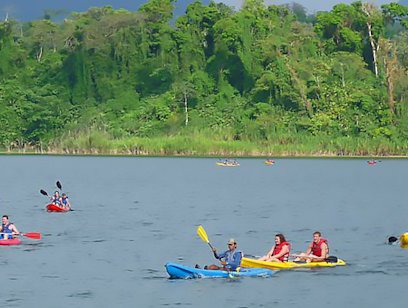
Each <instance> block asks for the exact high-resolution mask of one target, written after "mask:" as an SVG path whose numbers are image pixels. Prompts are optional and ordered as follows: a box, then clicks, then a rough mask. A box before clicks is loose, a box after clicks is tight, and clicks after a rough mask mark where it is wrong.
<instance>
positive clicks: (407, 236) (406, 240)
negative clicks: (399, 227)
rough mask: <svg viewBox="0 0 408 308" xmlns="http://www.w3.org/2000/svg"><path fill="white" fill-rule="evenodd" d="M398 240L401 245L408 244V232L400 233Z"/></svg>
mask: <svg viewBox="0 0 408 308" xmlns="http://www.w3.org/2000/svg"><path fill="white" fill-rule="evenodd" d="M400 242H401V246H408V232H406V233H403V234H401V236H400Z"/></svg>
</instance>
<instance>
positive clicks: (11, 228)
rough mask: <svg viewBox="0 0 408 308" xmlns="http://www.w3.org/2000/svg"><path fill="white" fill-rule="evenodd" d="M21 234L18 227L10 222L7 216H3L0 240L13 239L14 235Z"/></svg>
mask: <svg viewBox="0 0 408 308" xmlns="http://www.w3.org/2000/svg"><path fill="white" fill-rule="evenodd" d="M19 234H20V232H19V231H18V230H17V228H16V226H15V225H14V224H13V223H11V222H9V218H8V216H7V215H3V217H2V219H1V227H0V239H2V240H8V239H12V238H13V237H14V235H19Z"/></svg>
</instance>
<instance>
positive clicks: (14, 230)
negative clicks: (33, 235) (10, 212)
mask: <svg viewBox="0 0 408 308" xmlns="http://www.w3.org/2000/svg"><path fill="white" fill-rule="evenodd" d="M10 229H11V232H12V233H13V234H16V235H18V234H20V232H19V231H18V229H17V228H16V226H15V225H11V227H10Z"/></svg>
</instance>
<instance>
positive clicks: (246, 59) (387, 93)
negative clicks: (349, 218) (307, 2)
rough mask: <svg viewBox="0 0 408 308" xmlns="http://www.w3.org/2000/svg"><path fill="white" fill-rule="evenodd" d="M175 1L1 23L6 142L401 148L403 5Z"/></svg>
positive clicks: (186, 150) (82, 148)
mask: <svg viewBox="0 0 408 308" xmlns="http://www.w3.org/2000/svg"><path fill="white" fill-rule="evenodd" d="M173 9H174V3H173V1H172V0H150V1H148V2H146V3H145V4H144V5H142V6H141V7H140V8H139V9H138V10H137V11H135V12H130V11H126V10H114V9H112V8H111V7H102V8H92V9H90V10H89V11H87V12H84V13H76V14H74V15H73V16H72V17H70V18H69V19H65V20H64V22H61V23H53V22H52V21H51V20H50V19H47V18H46V19H43V20H37V21H33V22H29V23H18V22H15V21H12V20H6V21H3V22H0V145H1V147H2V148H3V150H11V151H12V150H30V151H46V152H51V153H52V152H55V153H107V154H109V153H125V154H126V153H133V154H188V155H326V154H327V155H407V154H408V142H407V140H408V78H407V75H408V31H407V29H408V7H406V6H403V5H400V4H397V3H391V4H389V5H383V6H381V7H376V6H373V5H371V4H367V3H362V2H359V1H357V2H354V3H353V4H351V5H346V4H339V5H336V6H335V7H334V8H333V9H332V11H330V12H319V13H317V14H316V15H308V14H307V12H306V10H305V9H304V8H303V7H302V6H300V5H298V4H296V3H294V4H290V5H282V6H277V5H269V6H266V5H264V4H263V2H262V1H259V0H247V1H245V2H244V5H243V7H242V8H241V9H240V10H239V11H234V10H233V9H231V8H230V7H228V6H226V5H224V4H220V3H213V2H211V3H210V4H209V5H203V4H202V3H200V2H195V3H193V4H191V5H190V6H189V7H188V8H187V11H186V13H185V14H184V15H182V16H180V17H178V18H177V19H176V20H174V19H173Z"/></svg>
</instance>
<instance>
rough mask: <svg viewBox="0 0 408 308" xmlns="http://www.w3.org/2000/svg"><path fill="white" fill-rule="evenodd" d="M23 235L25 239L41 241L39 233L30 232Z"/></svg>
mask: <svg viewBox="0 0 408 308" xmlns="http://www.w3.org/2000/svg"><path fill="white" fill-rule="evenodd" d="M22 235H23V236H25V237H28V238H32V239H34V240H40V239H41V233H39V232H28V233H23V234H22Z"/></svg>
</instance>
